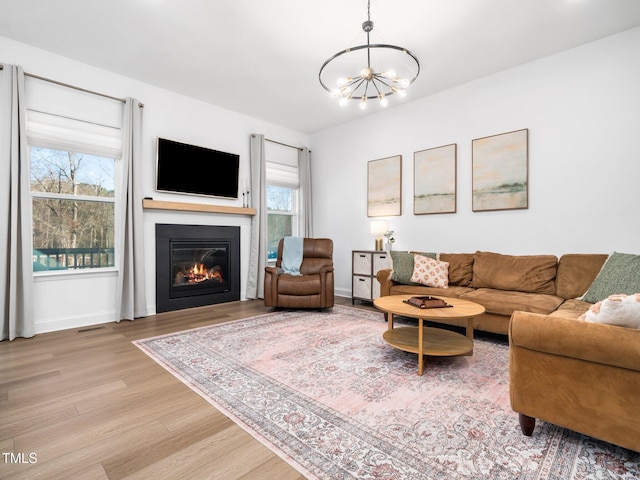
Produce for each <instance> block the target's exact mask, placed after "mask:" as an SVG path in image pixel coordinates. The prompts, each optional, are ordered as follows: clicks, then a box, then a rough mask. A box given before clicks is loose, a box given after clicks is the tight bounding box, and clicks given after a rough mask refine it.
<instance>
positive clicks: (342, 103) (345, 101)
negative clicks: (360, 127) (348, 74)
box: [338, 95, 351, 107]
mask: <svg viewBox="0 0 640 480" xmlns="http://www.w3.org/2000/svg"><path fill="white" fill-rule="evenodd" d="M349 100H351V95H349V96H347V97H342V98H341V99H340V101H339V102H338V103H339V104H340V106H341V107H344V106H346V105H348V104H349Z"/></svg>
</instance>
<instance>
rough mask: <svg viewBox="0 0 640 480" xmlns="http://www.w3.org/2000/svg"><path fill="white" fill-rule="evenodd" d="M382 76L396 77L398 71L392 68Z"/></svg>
mask: <svg viewBox="0 0 640 480" xmlns="http://www.w3.org/2000/svg"><path fill="white" fill-rule="evenodd" d="M382 76H383V77H385V78H391V79H393V78H395V76H396V71H395V70H394V69H393V68H392V69H390V70H387V71H386V72H382Z"/></svg>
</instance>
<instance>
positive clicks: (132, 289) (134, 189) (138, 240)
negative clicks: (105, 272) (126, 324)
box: [116, 98, 147, 322]
mask: <svg viewBox="0 0 640 480" xmlns="http://www.w3.org/2000/svg"><path fill="white" fill-rule="evenodd" d="M142 108H143V106H142V104H141V103H139V102H138V101H137V100H135V99H133V98H127V99H126V102H125V106H124V120H123V124H122V135H123V137H122V184H121V188H120V201H119V205H120V206H121V207H122V210H121V212H120V213H121V214H120V215H119V218H120V220H121V221H120V225H119V228H118V232H119V235H118V240H117V246H118V248H117V251H118V252H120V255H119V257H118V285H117V290H116V321H118V322H119V321H120V320H124V319H127V320H133V319H134V318H138V317H145V316H146V315H147V299H146V287H145V272H144V225H143V222H142V191H141V187H140V178H141V175H142V172H141V141H142Z"/></svg>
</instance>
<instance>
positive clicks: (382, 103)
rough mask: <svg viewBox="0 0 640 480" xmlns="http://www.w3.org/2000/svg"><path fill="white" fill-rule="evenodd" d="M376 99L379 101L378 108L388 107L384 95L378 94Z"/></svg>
mask: <svg viewBox="0 0 640 480" xmlns="http://www.w3.org/2000/svg"><path fill="white" fill-rule="evenodd" d="M378 98H379V99H380V106H381V107H386V106H387V105H389V101H388V100H387V97H385V96H384V93H382V92H381V93H379V94H378Z"/></svg>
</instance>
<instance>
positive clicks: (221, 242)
mask: <svg viewBox="0 0 640 480" xmlns="http://www.w3.org/2000/svg"><path fill="white" fill-rule="evenodd" d="M235 300H240V227H227V226H210V225H175V224H156V312H158V313H160V312H168V311H172V310H180V309H183V308H191V307H201V306H203V305H212V304H215V303H222V302H231V301H235Z"/></svg>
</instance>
